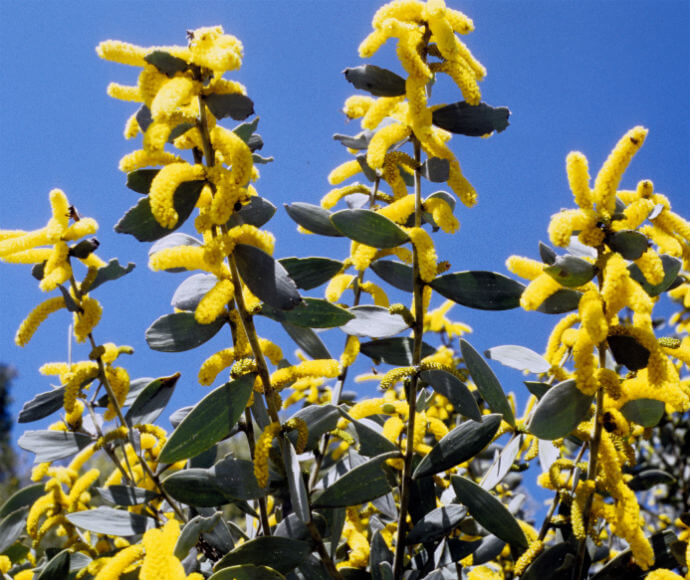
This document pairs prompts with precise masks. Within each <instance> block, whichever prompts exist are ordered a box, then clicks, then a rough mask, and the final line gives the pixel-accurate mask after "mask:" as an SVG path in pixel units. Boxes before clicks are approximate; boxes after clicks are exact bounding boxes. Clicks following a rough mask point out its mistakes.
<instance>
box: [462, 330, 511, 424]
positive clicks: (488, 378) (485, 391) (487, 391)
mask: <svg viewBox="0 0 690 580" xmlns="http://www.w3.org/2000/svg"><path fill="white" fill-rule="evenodd" d="M460 350H461V351H462V358H463V359H464V360H465V365H466V366H467V370H468V371H470V375H471V376H472V380H474V384H475V385H477V389H479V392H480V393H481V395H482V397H484V400H485V401H486V402H487V404H488V405H489V408H490V409H491V410H492V411H494V412H496V413H501V414H502V415H503V418H504V419H505V420H506V422H507V423H509V424H510V425H512V426H513V427H514V426H515V415H514V414H513V409H512V408H511V406H510V404H509V403H508V399H507V398H506V396H505V393H504V392H503V388H502V387H501V383H500V382H498V379H497V378H496V375H495V374H494V372H493V371H492V370H491V368H490V367H489V365H488V364H487V363H486V361H485V360H484V359H483V358H482V357H481V355H480V354H479V353H478V352H477V351H476V350H475V349H474V347H473V346H472V345H471V344H470V343H469V342H467V341H466V340H465V339H464V338H461V339H460Z"/></svg>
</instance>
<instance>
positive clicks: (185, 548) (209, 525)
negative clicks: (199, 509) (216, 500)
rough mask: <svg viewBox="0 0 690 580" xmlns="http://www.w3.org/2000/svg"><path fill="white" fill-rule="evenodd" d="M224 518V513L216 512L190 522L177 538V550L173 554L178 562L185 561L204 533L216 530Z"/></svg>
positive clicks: (195, 517)
mask: <svg viewBox="0 0 690 580" xmlns="http://www.w3.org/2000/svg"><path fill="white" fill-rule="evenodd" d="M222 518H223V514H222V512H219V511H218V512H215V513H214V514H213V515H212V516H209V517H206V518H205V517H203V516H194V517H193V518H192V519H191V520H189V521H188V522H187V523H186V524H185V525H184V527H183V528H182V531H181V532H180V536H179V537H178V538H177V542H176V543H175V550H174V551H173V554H174V555H175V557H176V558H177V559H178V560H184V559H185V558H186V557H187V554H189V551H190V550H191V549H192V548H193V547H194V546H195V545H196V543H197V542H198V541H199V538H200V537H201V535H202V533H203V532H210V531H212V530H213V528H215V527H216V526H217V525H218V523H220V521H221V520H222Z"/></svg>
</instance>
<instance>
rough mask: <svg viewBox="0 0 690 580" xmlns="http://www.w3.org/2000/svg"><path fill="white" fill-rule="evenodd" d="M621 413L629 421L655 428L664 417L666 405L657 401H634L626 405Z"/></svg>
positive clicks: (621, 409)
mask: <svg viewBox="0 0 690 580" xmlns="http://www.w3.org/2000/svg"><path fill="white" fill-rule="evenodd" d="M620 411H621V413H622V414H623V417H625V418H626V419H627V420H628V421H632V422H633V423H637V424H638V425H642V426H643V427H654V426H655V425H657V424H658V423H659V421H661V417H663V416H664V403H663V402H662V401H657V400H656V399H634V400H632V401H628V402H627V403H625V404H624V405H623V406H622V407H621V408H620Z"/></svg>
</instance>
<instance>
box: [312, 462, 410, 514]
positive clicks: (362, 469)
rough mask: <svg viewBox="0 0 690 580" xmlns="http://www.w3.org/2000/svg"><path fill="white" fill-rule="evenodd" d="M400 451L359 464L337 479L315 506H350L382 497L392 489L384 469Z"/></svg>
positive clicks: (319, 497) (320, 496) (317, 499)
mask: <svg viewBox="0 0 690 580" xmlns="http://www.w3.org/2000/svg"><path fill="white" fill-rule="evenodd" d="M399 456H400V452H398V451H394V452H392V453H384V454H382V455H379V456H377V457H374V458H373V459H370V460H369V461H366V462H364V463H362V464H361V465H358V466H357V467H355V468H353V469H351V470H350V471H348V472H347V473H346V474H345V475H343V476H342V477H340V478H338V479H336V480H335V481H334V482H333V483H332V484H331V485H329V486H328V487H327V488H326V490H325V491H324V492H323V493H322V494H321V495H319V496H318V497H317V498H316V499H315V500H314V502H313V506H314V507H325V508H333V507H348V506H351V505H358V504H361V503H365V502H368V501H371V500H372V499H376V498H377V497H381V496H382V495H385V494H387V493H388V492H389V491H390V490H391V486H390V483H388V478H387V477H386V474H385V472H384V471H383V463H384V462H385V461H386V460H387V459H391V458H393V457H399Z"/></svg>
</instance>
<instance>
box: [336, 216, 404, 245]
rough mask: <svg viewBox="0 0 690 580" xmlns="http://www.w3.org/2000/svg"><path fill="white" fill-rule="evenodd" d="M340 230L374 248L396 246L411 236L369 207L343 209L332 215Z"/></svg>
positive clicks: (352, 238)
mask: <svg viewBox="0 0 690 580" xmlns="http://www.w3.org/2000/svg"><path fill="white" fill-rule="evenodd" d="M331 223H332V224H333V225H334V226H335V227H336V228H337V230H338V231H339V232H341V233H342V234H344V235H345V236H347V237H348V238H350V239H351V240H354V241H355V242H359V243H360V244H365V245H367V246H372V247H374V248H395V247H397V246H399V245H401V244H404V243H405V242H409V241H410V237H409V236H408V235H407V234H406V233H405V232H404V231H403V230H402V229H401V228H400V227H399V226H398V225H396V224H395V223H394V222H393V221H391V220H389V219H388V218H387V217H385V216H383V215H381V214H378V213H376V212H375V211H372V210H369V209H343V210H341V211H337V212H335V213H334V214H332V215H331Z"/></svg>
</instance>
